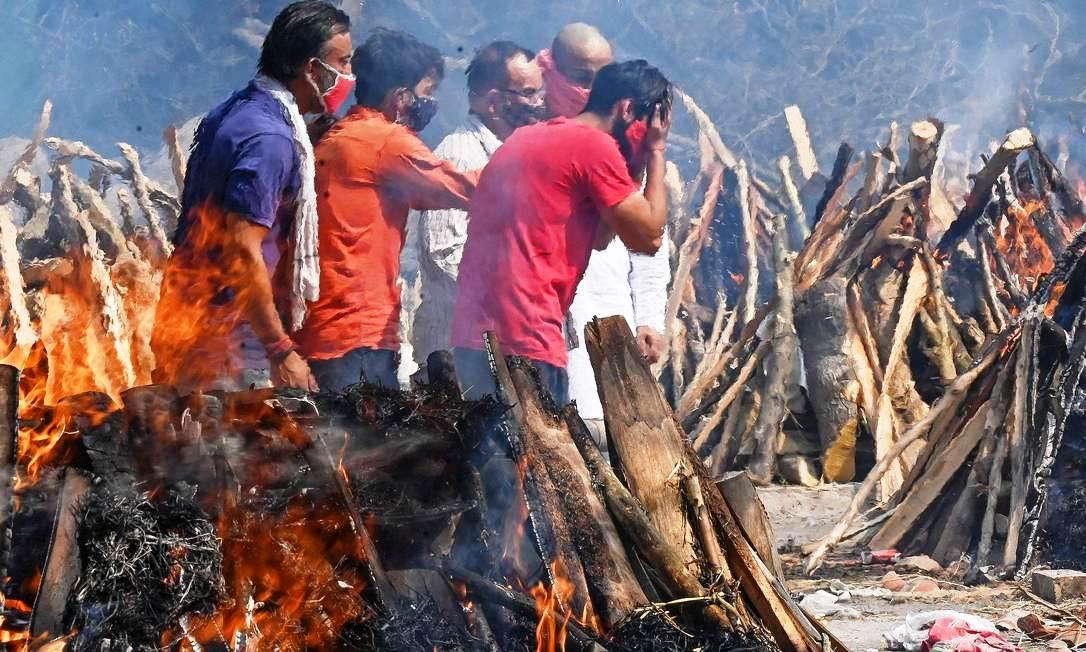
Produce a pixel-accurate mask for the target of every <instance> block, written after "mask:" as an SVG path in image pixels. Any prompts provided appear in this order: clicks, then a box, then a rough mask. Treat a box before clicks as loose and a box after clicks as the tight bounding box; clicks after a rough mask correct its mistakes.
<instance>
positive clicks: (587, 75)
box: [537, 23, 671, 453]
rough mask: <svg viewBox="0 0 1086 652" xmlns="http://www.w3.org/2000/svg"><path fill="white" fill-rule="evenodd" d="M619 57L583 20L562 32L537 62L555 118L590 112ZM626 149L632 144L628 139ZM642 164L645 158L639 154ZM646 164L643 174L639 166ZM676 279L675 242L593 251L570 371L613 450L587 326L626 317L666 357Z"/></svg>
mask: <svg viewBox="0 0 1086 652" xmlns="http://www.w3.org/2000/svg"><path fill="white" fill-rule="evenodd" d="M613 58H614V54H613V50H612V48H611V44H610V43H609V42H608V41H607V39H606V38H604V36H603V34H601V33H600V31H599V30H598V29H596V28H595V27H593V26H591V25H586V24H584V23H573V24H572V25H566V26H565V27H563V28H562V30H561V31H560V32H558V35H557V36H556V37H555V38H554V42H553V43H552V44H551V48H550V50H544V51H542V52H540V53H539V56H538V57H537V60H538V61H539V63H540V67H542V68H543V77H544V81H545V83H546V90H547V96H546V100H547V107H548V108H549V109H550V111H551V113H552V114H554V115H558V116H563V117H573V116H575V115H578V114H579V113H581V112H582V111H583V110H584V106H585V103H586V102H587V101H588V93H589V89H590V88H591V87H592V82H593V81H594V80H595V78H596V73H598V72H599V70H600V68H602V67H604V66H606V65H607V64H609V63H610V62H611V61H612V59H613ZM626 140H627V143H626V146H627V147H629V146H630V139H629V138H627V139H626ZM632 158H633V159H637V158H638V157H636V156H635V157H632ZM637 167H640V168H641V169H635V168H637ZM630 172H631V174H632V175H633V176H634V178H635V179H640V178H641V177H642V176H643V174H644V172H645V170H644V168H643V163H634V164H632V165H631V169H630ZM670 280H671V267H670V255H669V246H668V240H667V237H666V234H665V237H664V243H663V246H661V247H660V249H659V251H657V252H656V255H654V256H645V255H642V254H635V253H632V252H630V250H629V249H627V248H626V246H625V245H624V244H623V243H622V241H621V240H619V239H618V238H614V239H612V240H611V242H610V244H608V245H607V247H606V248H605V249H603V250H601V251H593V252H592V256H591V258H590V259H589V262H588V269H587V270H585V274H584V277H583V278H582V279H581V281H580V283H579V284H578V285H577V293H576V295H575V296H574V299H573V304H572V305H571V306H570V308H569V318H568V319H567V322H566V327H567V328H568V329H569V330H571V331H573V332H572V333H568V334H567V335H569V336H570V337H569V338H568V339H569V341H570V342H571V343H576V344H575V345H574V346H573V347H572V348H571V349H570V351H569V361H568V363H567V365H566V373H567V377H568V381H569V395H570V398H571V399H573V400H575V401H577V407H578V409H579V411H580V413H581V417H582V418H584V420H585V423H586V424H587V425H588V427H589V430H591V431H592V434H593V435H594V436H595V439H596V443H597V444H599V445H600V448H601V450H603V451H604V453H606V452H607V445H606V434H605V431H604V424H603V406H602V405H601V403H600V398H599V394H598V393H597V391H596V377H595V374H594V373H593V371H592V363H591V362H590V361H589V359H588V352H587V350H586V349H585V348H584V346H583V345H581V344H580V340H581V339H582V336H583V334H584V327H585V324H587V323H588V322H589V321H591V320H592V318H594V317H608V316H611V315H622V316H623V317H625V318H626V322H627V323H628V324H630V326H631V327H633V328H635V329H636V331H635V336H636V338H637V344H638V348H639V349H640V351H641V355H643V356H644V357H645V359H646V360H648V361H649V362H655V361H656V360H657V359H659V357H660V354H661V353H662V352H663V349H664V338H663V337H662V336H661V333H663V332H664V306H665V304H666V303H667V285H668V282H669V281H670Z"/></svg>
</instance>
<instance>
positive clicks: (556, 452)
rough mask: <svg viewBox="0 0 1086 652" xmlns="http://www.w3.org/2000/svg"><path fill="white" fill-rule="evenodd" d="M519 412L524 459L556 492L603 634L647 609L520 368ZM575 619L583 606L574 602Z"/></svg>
mask: <svg viewBox="0 0 1086 652" xmlns="http://www.w3.org/2000/svg"><path fill="white" fill-rule="evenodd" d="M509 373H510V376H511V378H512V380H513V386H514V388H515V389H516V392H517V397H518V399H519V402H520V404H521V406H522V407H523V408H524V413H525V423H524V429H523V430H522V433H521V434H522V436H523V438H524V441H525V443H526V450H525V453H526V454H528V455H535V456H538V457H539V458H540V461H541V462H542V463H543V466H544V467H545V469H546V473H547V475H549V476H550V480H551V482H552V484H553V485H554V487H555V489H557V494H556V498H557V499H558V501H559V503H560V504H561V507H562V515H563V517H564V520H565V523H566V525H567V526H568V529H569V531H570V533H571V534H573V533H576V534H575V535H574V536H573V537H572V539H573V541H572V543H573V546H574V547H575V549H576V553H577V556H578V558H579V559H578V560H577V562H576V563H577V564H579V565H580V567H581V569H582V574H583V576H584V578H585V581H586V587H585V588H587V589H588V592H589V593H588V594H585V597H586V598H587V596H588V595H589V594H591V597H592V599H593V600H592V603H593V605H594V607H595V613H596V614H598V615H599V616H600V619H601V620H602V621H603V624H604V626H605V627H607V628H608V629H610V628H613V627H615V626H617V625H618V624H619V623H620V622H622V620H623V619H625V618H626V617H627V616H629V615H630V614H631V613H633V611H634V610H635V609H637V608H638V607H643V606H645V605H646V604H648V603H649V599H648V598H647V597H646V596H645V593H644V591H642V590H641V585H640V584H638V582H637V579H636V577H635V576H634V571H633V568H632V567H631V566H630V562H629V559H627V557H626V551H625V549H624V548H623V545H622V539H621V538H620V537H619V534H618V531H617V530H616V529H615V525H614V523H613V522H612V521H611V517H610V516H608V513H607V507H606V506H605V504H604V502H603V501H601V500H600V498H599V497H598V496H597V495H596V493H595V491H594V490H593V486H592V476H591V474H590V473H589V470H588V468H587V467H586V466H585V464H584V460H583V459H582V456H581V453H579V452H578V448H577V446H576V445H575V443H574V441H573V440H572V438H571V435H570V433H569V430H568V426H566V425H565V424H564V423H563V420H562V419H561V416H560V415H557V414H555V413H554V412H553V411H551V410H548V409H547V408H545V407H544V406H543V402H542V401H541V400H540V396H539V391H540V388H539V385H538V383H537V382H536V381H535V379H534V378H533V377H532V374H531V373H530V372H529V371H528V369H527V368H526V367H525V366H524V365H513V366H512V368H511V369H510V370H509ZM572 607H573V608H574V609H577V610H578V611H574V613H576V614H577V615H582V614H583V613H584V612H583V611H580V609H583V604H580V605H579V604H578V603H577V601H576V600H575V601H574V604H573V605H572Z"/></svg>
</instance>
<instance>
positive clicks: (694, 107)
mask: <svg viewBox="0 0 1086 652" xmlns="http://www.w3.org/2000/svg"><path fill="white" fill-rule="evenodd" d="M675 96H676V97H678V98H679V101H681V102H682V103H683V106H685V107H686V110H687V111H689V112H690V115H692V116H693V117H694V122H696V123H697V125H698V130H699V131H700V132H701V133H703V134H705V136H706V138H707V139H708V141H709V144H710V145H711V146H712V150H713V153H714V154H716V157H717V158H718V159H720V162H721V163H723V164H724V166H725V167H727V168H728V169H731V170H734V169H735V168H736V167H737V166H738V165H739V159H738V158H736V156H735V154H733V153H732V151H731V150H730V149H728V147H727V145H725V144H724V141H723V140H721V138H720V132H719V131H718V130H717V128H716V125H714V124H713V120H712V118H710V117H709V114H708V113H706V112H705V111H704V110H702V108H701V107H700V106H698V104H697V102H695V101H694V99H693V98H692V97H690V96H689V95H687V94H686V93H684V92H683V91H682V90H680V89H678V88H676V89H675ZM753 183H754V187H755V188H757V189H758V190H759V191H760V192H761V193H763V194H764V195H765V196H766V199H767V200H769V201H770V202H771V203H773V204H774V205H775V206H776V207H777V208H779V209H781V210H783V209H784V206H783V205H781V203H780V201H778V200H777V198H776V196H775V195H774V193H773V190H772V189H771V188H770V187H769V184H767V183H765V182H764V181H762V180H761V179H758V178H757V177H754V178H753Z"/></svg>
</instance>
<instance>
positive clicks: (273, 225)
mask: <svg viewBox="0 0 1086 652" xmlns="http://www.w3.org/2000/svg"><path fill="white" fill-rule="evenodd" d="M349 30H350V22H349V19H348V17H347V15H346V14H344V13H343V12H342V11H340V10H338V9H336V8H335V7H333V6H332V5H331V4H329V3H327V2H323V1H318V0H303V1H302V2H295V3H293V4H291V5H289V6H288V7H286V8H285V9H284V10H283V11H282V12H281V13H280V14H279V15H278V16H277V17H276V19H275V21H274V23H273V24H272V27H271V30H270V31H269V32H268V35H267V37H266V39H265V41H264V45H263V48H262V51H261V56H260V65H259V74H258V75H257V77H256V78H255V79H254V80H253V81H252V82H251V83H250V84H249V85H248V86H247V87H245V88H244V89H242V90H240V91H238V92H236V93H234V94H233V95H232V96H231V97H230V98H228V99H227V100H226V101H225V102H223V103H222V104H220V105H219V106H217V107H215V108H214V109H212V110H211V111H210V112H209V113H208V114H207V116H206V117H205V118H204V120H203V121H202V122H201V123H200V126H199V128H198V129H197V132H196V141H195V144H194V146H193V152H192V156H191V158H190V160H189V165H188V170H187V173H186V175H185V188H184V192H183V194H182V211H181V219H180V222H179V224H178V228H177V233H176V234H175V236H174V245H175V247H176V248H175V250H174V252H173V254H172V256H171V257H170V260H169V261H168V263H167V266H166V273H165V277H164V279H163V283H162V291H161V298H160V301H159V306H158V311H157V314H156V319H155V328H154V334H153V337H152V342H151V346H152V349H153V350H154V353H155V359H156V366H157V368H156V371H155V380H156V382H162V383H168V384H172V385H175V386H177V387H178V388H180V389H181V390H182V391H189V390H196V389H230V390H237V389H244V388H246V387H247V386H253V385H267V384H268V380H271V381H274V383H275V384H276V385H280V386H289V387H300V388H303V389H308V390H316V389H317V385H316V382H315V381H314V379H313V376H312V374H311V373H310V370H309V366H308V365H307V364H306V362H305V360H304V359H303V358H301V357H300V356H299V355H298V353H297V352H296V351H295V347H294V343H293V341H292V340H291V338H290V336H289V333H291V332H293V331H294V330H297V328H299V327H300V325H301V322H302V320H303V319H304V317H305V306H306V301H307V300H308V301H312V300H315V299H316V298H317V297H318V296H319V286H318V284H319V268H318V267H317V265H318V261H317V248H316V232H317V214H316V195H315V192H314V189H313V176H314V170H315V166H316V165H317V164H318V163H317V162H316V161H315V160H314V157H313V149H312V146H311V144H310V142H309V138H308V134H307V133H306V126H305V122H304V121H303V118H302V116H303V115H304V114H307V113H308V114H313V113H334V112H335V111H336V109H338V108H339V106H340V105H341V104H342V102H343V101H344V100H346V98H347V97H349V96H350V94H351V90H352V87H353V83H354V77H353V76H352V75H351V53H352V51H351V37H350V32H349ZM269 373H270V378H269Z"/></svg>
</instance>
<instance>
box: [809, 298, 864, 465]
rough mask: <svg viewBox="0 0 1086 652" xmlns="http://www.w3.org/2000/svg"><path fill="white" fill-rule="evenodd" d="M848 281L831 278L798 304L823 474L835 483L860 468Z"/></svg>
mask: <svg viewBox="0 0 1086 652" xmlns="http://www.w3.org/2000/svg"><path fill="white" fill-rule="evenodd" d="M846 286H847V284H846V282H845V279H843V278H841V277H831V278H828V279H825V280H823V281H820V282H818V283H816V284H815V285H814V286H812V287H811V289H810V290H808V291H807V293H806V294H805V295H804V296H803V298H801V299H800V301H799V302H798V303H797V304H796V319H795V325H796V328H797V330H798V331H799V341H800V343H801V346H800V348H801V349H802V351H803V360H804V363H805V367H806V369H807V391H808V392H809V393H810V398H811V405H812V407H813V408H814V412H815V418H816V420H817V421H818V434H819V438H820V439H821V440H822V450H823V453H822V474H823V476H824V477H825V478H826V480H829V481H830V482H848V481H850V480H852V478H853V476H854V475H855V472H856V469H855V448H856V434H857V428H858V424H859V413H858V411H857V403H858V401H857V395H858V392H859V381H858V380H857V378H856V373H855V371H854V370H853V368H852V365H851V363H850V360H849V357H848V355H847V354H846V353H845V351H846V350H847V349H846V347H847V344H848V341H849V339H850V337H849V333H848V331H847V324H848V320H847V319H846V312H847V310H848V308H847V305H846V296H847V294H846Z"/></svg>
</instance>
